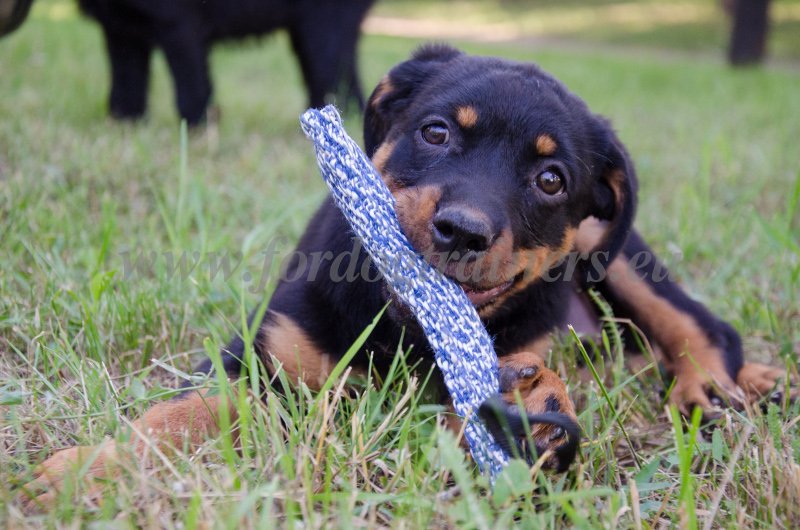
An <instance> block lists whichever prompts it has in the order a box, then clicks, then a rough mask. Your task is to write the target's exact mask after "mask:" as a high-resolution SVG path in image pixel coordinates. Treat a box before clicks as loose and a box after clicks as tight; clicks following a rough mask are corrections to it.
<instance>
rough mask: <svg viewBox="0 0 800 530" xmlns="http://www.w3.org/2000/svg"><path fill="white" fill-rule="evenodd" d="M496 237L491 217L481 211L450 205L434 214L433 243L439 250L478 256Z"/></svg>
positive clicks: (462, 255)
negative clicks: (488, 217)
mask: <svg viewBox="0 0 800 530" xmlns="http://www.w3.org/2000/svg"><path fill="white" fill-rule="evenodd" d="M494 239H495V238H494V232H493V230H492V226H491V224H490V221H489V219H487V218H486V217H485V216H483V215H482V214H481V212H479V211H475V210H470V209H466V208H461V207H456V206H448V207H445V208H443V209H441V210H439V211H438V212H437V213H436V215H434V216H433V244H434V246H435V247H436V250H437V251H438V252H447V253H452V252H458V253H459V254H460V255H461V257H464V256H472V257H477V255H478V254H480V253H481V252H485V251H486V250H488V249H489V247H490V246H492V243H493V242H494Z"/></svg>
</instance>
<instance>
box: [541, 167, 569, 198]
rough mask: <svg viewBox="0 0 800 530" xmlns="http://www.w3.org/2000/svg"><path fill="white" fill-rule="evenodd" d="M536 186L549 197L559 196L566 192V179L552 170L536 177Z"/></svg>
mask: <svg viewBox="0 0 800 530" xmlns="http://www.w3.org/2000/svg"><path fill="white" fill-rule="evenodd" d="M536 185H537V186H538V187H539V189H541V190H542V191H543V192H545V193H546V194H548V195H558V194H559V193H562V192H563V191H564V179H563V178H561V175H559V174H558V173H556V172H555V171H553V170H551V169H547V170H545V171H542V172H541V173H539V174H538V175H537V176H536Z"/></svg>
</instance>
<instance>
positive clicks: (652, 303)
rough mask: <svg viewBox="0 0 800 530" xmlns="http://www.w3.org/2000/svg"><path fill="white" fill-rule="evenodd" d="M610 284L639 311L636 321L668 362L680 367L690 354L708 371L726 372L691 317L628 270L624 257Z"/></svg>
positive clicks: (617, 263) (611, 272) (613, 270)
mask: <svg viewBox="0 0 800 530" xmlns="http://www.w3.org/2000/svg"><path fill="white" fill-rule="evenodd" d="M608 281H609V282H610V284H611V286H612V289H613V290H614V291H615V292H616V293H618V294H619V295H621V296H622V297H623V299H624V300H625V303H626V304H629V305H630V306H632V307H633V309H634V310H635V311H636V315H637V320H638V321H640V322H642V323H643V324H644V325H645V326H646V327H647V329H648V330H650V333H651V334H652V335H653V338H655V340H656V341H657V342H658V344H659V346H661V347H662V348H663V349H664V355H665V357H666V360H667V361H669V362H670V363H673V364H674V363H679V364H680V363H681V362H682V361H681V359H683V357H682V354H683V353H685V352H686V351H688V352H689V353H691V354H692V355H693V356H694V358H695V360H696V361H697V362H698V363H699V364H700V365H701V366H703V367H705V368H706V369H709V368H716V367H719V368H721V369H723V370H724V365H723V362H722V356H721V355H720V353H719V350H718V349H717V348H716V347H714V346H713V345H712V344H710V343H709V341H708V338H707V337H706V335H705V333H704V332H703V330H702V329H700V327H699V326H698V325H697V323H696V322H695V321H694V320H693V319H692V317H691V316H689V315H688V314H686V313H684V312H682V311H679V310H678V309H676V308H675V307H674V306H673V305H672V304H670V303H669V302H668V301H667V300H665V299H664V298H662V297H660V296H658V295H657V294H656V293H655V292H653V289H652V288H651V287H650V285H648V284H647V283H646V282H645V281H644V280H642V279H641V278H640V277H639V276H638V275H637V274H636V272H635V271H633V270H631V269H630V267H628V263H627V260H626V259H625V258H624V257H622V256H620V257H617V258H615V259H614V260H613V261H612V262H611V264H610V265H609V267H608Z"/></svg>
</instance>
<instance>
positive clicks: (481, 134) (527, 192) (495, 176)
mask: <svg viewBox="0 0 800 530" xmlns="http://www.w3.org/2000/svg"><path fill="white" fill-rule="evenodd" d="M364 138H365V143H366V149H367V153H368V154H369V155H370V156H371V157H372V160H373V163H374V164H375V166H376V167H377V168H378V170H379V171H380V172H381V174H382V175H383V178H384V180H385V182H386V184H387V185H388V186H389V188H390V189H391V191H392V193H393V194H394V196H395V198H396V199H397V215H398V218H399V219H400V223H401V225H402V227H403V230H404V232H405V233H406V236H407V237H408V238H409V240H410V241H411V243H412V244H413V245H414V247H415V248H416V249H417V250H418V251H419V252H421V253H423V254H424V255H425V256H426V257H428V259H429V261H431V263H433V264H434V265H436V266H437V267H439V268H440V269H441V270H443V272H445V274H447V275H448V276H450V277H451V278H453V279H455V280H456V281H458V282H459V283H460V284H461V286H462V287H463V288H464V290H465V292H466V293H467V295H468V296H469V298H470V300H471V301H472V302H473V303H474V304H475V306H476V307H477V308H478V310H479V313H480V314H481V316H487V315H489V314H491V313H492V312H493V311H494V310H495V309H496V308H497V307H500V306H501V305H502V304H503V303H504V301H506V300H508V299H509V298H510V297H512V296H514V294H516V293H519V292H521V291H522V290H524V289H525V288H526V287H528V286H529V285H531V284H532V283H534V282H536V281H539V280H541V278H542V277H543V275H544V274H545V272H547V271H548V270H549V269H550V268H552V267H553V266H554V265H555V264H557V263H559V262H560V261H561V260H562V259H563V258H564V256H566V255H567V254H568V253H569V252H571V251H572V249H573V244H574V241H575V236H576V232H577V227H578V225H579V224H580V222H581V221H582V220H583V219H586V218H587V217H590V216H594V217H597V218H599V219H603V220H606V221H608V222H607V223H606V226H607V231H606V233H605V235H604V236H603V238H602V239H601V242H600V243H599V244H598V246H597V248H595V250H594V252H595V259H596V262H597V263H600V264H605V263H607V262H608V260H610V259H611V258H612V257H613V256H614V255H615V254H616V253H617V252H618V251H619V249H620V247H621V246H622V244H623V243H624V240H625V237H626V236H627V233H628V231H629V230H630V226H631V223H632V220H633V215H634V210H635V191H636V180H635V175H634V172H633V167H632V165H631V163H630V161H629V158H628V155H627V153H626V152H625V150H624V148H623V147H622V144H621V143H620V142H619V140H618V139H617V137H616V135H615V134H614V132H613V131H612V130H611V128H610V126H609V124H608V123H607V122H606V121H605V120H604V119H602V118H600V117H598V116H596V115H594V114H592V113H591V112H589V110H588V109H587V108H586V105H585V104H584V103H583V102H582V101H581V100H580V99H579V98H577V97H576V96H574V95H573V94H571V93H570V92H568V91H567V90H566V89H565V88H564V87H563V86H562V85H561V84H560V83H559V82H558V81H556V80H555V79H554V78H552V77H551V76H549V75H547V74H545V73H544V72H542V71H541V70H540V69H539V68H537V67H536V66H534V65H531V64H522V63H515V62H510V61H505V60H501V59H493V58H485V57H471V56H467V55H464V54H462V53H460V52H458V51H457V50H454V49H452V48H449V47H446V46H429V47H424V48H422V49H420V50H419V51H418V52H417V53H415V54H414V56H413V57H412V58H411V59H410V60H409V61H406V62H404V63H402V64H400V65H398V66H397V67H395V68H394V69H393V70H392V71H391V72H389V74H388V75H387V76H386V77H385V78H384V79H383V80H382V81H381V83H380V84H379V85H378V87H377V88H376V89H375V91H374V92H373V93H372V96H371V97H370V100H369V103H368V106H367V111H366V115H365V119H364Z"/></svg>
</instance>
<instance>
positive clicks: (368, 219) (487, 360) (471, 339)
mask: <svg viewBox="0 0 800 530" xmlns="http://www.w3.org/2000/svg"><path fill="white" fill-rule="evenodd" d="M300 123H301V125H302V128H303V132H305V134H306V136H308V138H309V139H310V140H312V141H313V142H314V147H315V150H316V155H317V163H318V164H319V168H320V172H321V173H322V177H323V178H324V180H325V182H326V183H327V185H328V187H329V188H330V190H331V194H332V195H333V198H334V201H335V202H336V204H337V206H338V207H339V209H340V210H341V211H342V213H343V214H344V216H345V217H346V218H347V221H348V222H349V223H350V225H351V226H352V228H353V232H354V233H355V234H356V236H358V237H359V238H360V239H361V241H362V243H363V245H364V248H365V249H366V251H367V252H368V253H369V255H370V256H371V257H372V260H373V262H374V263H375V265H376V266H377V268H378V270H379V271H380V272H381V274H382V275H383V278H384V280H385V281H386V282H387V284H388V285H389V286H390V287H391V289H392V290H393V291H394V292H395V293H396V294H397V296H398V297H399V298H400V299H401V300H402V301H403V302H404V303H405V304H406V305H408V307H409V308H411V310H412V311H413V312H414V314H415V316H416V318H417V320H418V321H419V324H420V326H422V329H423V331H424V332H425V335H426V336H427V338H428V342H429V343H430V346H431V348H432V349H433V352H434V354H435V358H436V364H437V365H438V366H439V369H440V370H441V371H442V374H443V375H444V381H445V384H446V385H447V389H448V391H449V392H450V397H451V398H452V401H453V406H454V408H455V410H456V413H457V414H458V415H459V416H461V417H462V418H465V419H466V420H467V421H466V426H465V429H464V434H465V436H466V439H467V442H468V443H469V447H470V451H471V452H472V456H473V458H474V459H475V461H476V462H477V464H478V467H479V468H480V469H481V471H486V470H487V469H488V470H489V472H490V474H491V476H492V477H494V476H496V474H497V473H498V472H499V471H500V469H502V466H503V465H504V464H505V462H506V461H507V456H506V454H505V453H504V452H503V450H502V449H501V448H500V447H499V446H498V445H497V443H496V442H495V441H494V439H493V438H492V436H491V434H490V433H489V431H487V430H486V428H485V427H484V425H483V424H482V423H480V421H478V419H477V417H476V414H475V413H476V411H477V410H478V407H479V406H480V405H481V403H483V402H484V401H485V400H486V399H488V398H489V397H490V396H492V395H495V394H497V392H498V388H499V382H498V368H497V355H496V354H495V352H494V349H493V347H492V340H491V338H490V337H489V334H488V333H487V332H486V328H484V326H483V324H482V323H481V321H480V318H479V317H478V313H477V311H475V308H474V306H473V305H472V303H471V302H470V301H469V299H468V298H467V296H466V294H464V291H463V290H462V289H461V288H460V287H459V286H458V285H456V284H455V283H454V282H452V281H451V280H449V279H448V278H446V277H445V276H444V275H443V274H442V273H441V272H440V271H438V270H437V269H436V268H435V267H433V266H431V265H430V264H429V263H428V262H427V261H425V260H424V259H422V257H420V256H419V255H418V254H417V253H416V252H415V251H414V249H413V247H412V246H411V244H410V243H409V242H408V239H406V237H405V235H404V234H403V232H402V230H401V228H400V223H399V221H398V219H397V215H396V214H395V211H394V206H395V200H394V197H393V196H392V194H391V192H390V191H389V189H388V188H387V187H386V185H385V184H384V182H383V180H382V178H381V177H380V175H379V174H378V172H377V170H376V169H375V167H374V166H373V165H372V163H371V162H370V160H369V159H368V158H367V156H366V155H365V154H364V152H363V151H362V150H361V149H360V148H359V147H358V144H356V142H355V141H353V139H352V138H350V137H349V136H348V135H347V133H346V132H345V130H344V126H343V125H342V120H341V117H340V116H339V113H338V112H337V111H336V109H335V108H334V107H333V106H332V105H329V106H327V107H325V108H324V109H322V110H315V109H310V110H308V111H306V112H305V113H304V114H303V116H302V117H301V118H300Z"/></svg>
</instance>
